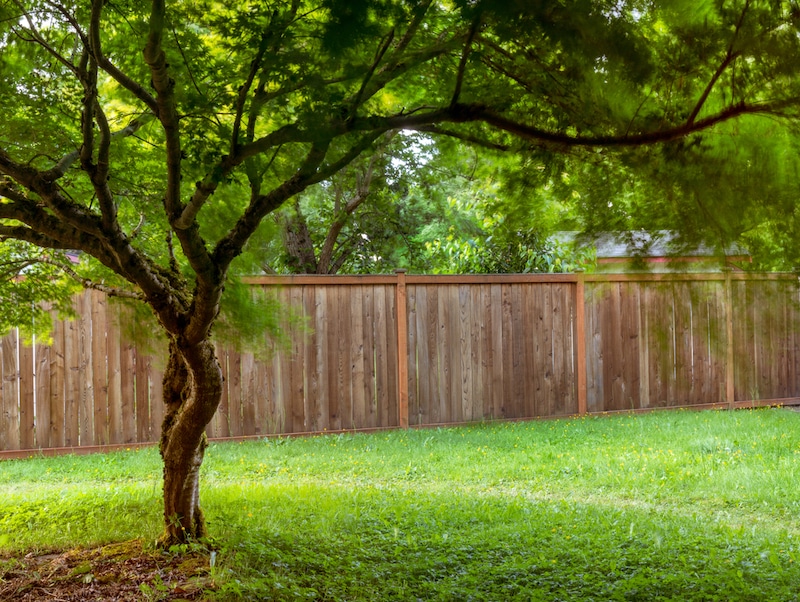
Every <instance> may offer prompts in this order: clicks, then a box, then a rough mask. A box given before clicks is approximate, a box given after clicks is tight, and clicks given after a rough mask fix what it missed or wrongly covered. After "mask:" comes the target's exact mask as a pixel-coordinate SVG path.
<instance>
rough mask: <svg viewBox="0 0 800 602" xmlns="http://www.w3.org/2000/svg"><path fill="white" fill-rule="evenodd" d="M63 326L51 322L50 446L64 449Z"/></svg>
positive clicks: (64, 328) (55, 321)
mask: <svg viewBox="0 0 800 602" xmlns="http://www.w3.org/2000/svg"><path fill="white" fill-rule="evenodd" d="M65 330H66V327H65V324H64V322H63V321H61V320H55V319H54V321H53V333H52V338H53V344H52V345H51V347H50V361H51V362H52V363H51V364H50V397H49V399H48V401H49V405H50V437H49V438H50V445H51V446H52V447H64V437H65V435H66V427H65V425H64V420H65V416H64V415H65V410H66V407H65V406H66V396H65V394H64V384H65V378H66V375H65V363H64V362H65V358H64V349H65Z"/></svg>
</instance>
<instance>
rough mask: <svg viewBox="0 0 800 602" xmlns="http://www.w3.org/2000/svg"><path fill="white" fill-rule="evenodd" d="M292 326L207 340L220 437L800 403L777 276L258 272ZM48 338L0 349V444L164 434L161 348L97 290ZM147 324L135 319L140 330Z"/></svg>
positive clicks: (791, 311) (80, 442) (790, 313)
mask: <svg viewBox="0 0 800 602" xmlns="http://www.w3.org/2000/svg"><path fill="white" fill-rule="evenodd" d="M251 283H252V285H253V286H254V287H255V288H256V289H261V291H263V294H264V295H266V296H272V297H273V298H277V300H279V301H280V302H281V304H282V306H283V307H285V308H289V312H290V313H292V314H294V315H295V316H300V317H301V319H300V320H286V321H285V327H284V334H285V337H284V338H285V342H283V343H276V342H275V341H271V340H269V339H267V338H266V337H265V340H264V345H263V348H261V349H256V350H254V351H253V352H239V351H236V350H234V349H233V348H230V347H225V346H221V345H220V346H218V355H219V359H220V362H221V365H222V369H223V373H224V376H225V389H224V391H223V397H222V403H221V404H220V408H219V411H218V412H217V414H216V415H215V417H214V419H213V421H212V422H211V424H210V425H209V427H208V434H209V436H211V437H214V438H227V437H247V436H264V435H269V434H290V433H315V432H336V431H342V430H366V429H376V428H391V427H406V426H423V425H438V424H453V423H462V422H470V421H477V420H492V419H525V418H534V417H546V416H567V415H575V414H584V413H598V412H611V411H619V410H646V409H651V408H663V407H740V406H746V405H766V404H776V403H800V378H799V377H798V372H799V370H798V369H800V305H799V304H798V300H799V298H800V296H799V294H798V287H797V279H796V278H795V277H790V276H787V275H744V274H733V273H726V274H694V275H680V276H676V275H606V274H604V275H575V274H564V275H545V276H542V275H502V276H500V275H498V276H414V275H406V274H405V273H403V272H398V274H396V275H394V276H338V277H318V276H295V277H262V278H253V279H251ZM76 309H77V312H78V316H79V317H78V319H76V320H73V321H67V322H62V321H56V322H55V329H54V331H53V334H52V342H51V344H49V345H43V344H37V345H34V346H33V347H29V346H26V345H23V344H21V342H20V341H19V340H18V337H17V335H16V334H11V335H9V336H7V337H5V338H4V339H2V341H1V342H0V354H1V355H0V370H2V381H0V382H1V383H2V391H1V392H0V393H1V394H0V416H1V417H2V422H0V454H5V455H7V456H8V455H22V454H24V453H29V452H28V450H48V449H64V448H67V449H75V450H79V449H95V448H96V447H97V446H101V447H107V446H115V445H122V446H129V445H136V444H145V443H151V442H154V441H157V440H158V435H159V431H160V423H161V419H162V417H163V411H162V404H161V400H160V397H161V374H162V373H161V370H162V369H163V365H164V358H163V353H159V352H158V348H159V344H158V343H157V342H156V343H154V345H152V346H154V347H155V348H156V350H155V351H154V350H152V349H151V350H149V351H148V350H147V349H143V348H141V347H137V346H135V345H133V344H132V343H131V342H130V341H131V340H134V339H136V337H130V336H128V335H127V334H126V333H129V332H131V329H132V328H136V327H137V323H136V321H132V320H131V319H130V318H126V317H125V316H126V313H125V312H124V311H123V309H122V308H121V307H120V306H118V305H117V304H115V303H113V302H109V300H108V299H106V298H105V297H104V296H102V295H100V294H99V293H96V292H85V293H84V294H82V295H81V296H80V297H78V298H77V300H76ZM138 327H139V328H142V326H141V325H138Z"/></svg>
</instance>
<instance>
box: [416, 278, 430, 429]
mask: <svg viewBox="0 0 800 602" xmlns="http://www.w3.org/2000/svg"><path fill="white" fill-rule="evenodd" d="M414 298H415V303H414V307H415V312H416V315H415V326H414V332H415V334H416V349H417V361H416V368H415V377H416V388H417V411H416V419H415V420H414V424H427V423H430V411H431V404H432V400H433V393H432V391H431V379H430V374H431V367H430V363H431V355H430V349H429V347H428V344H429V341H430V329H429V328H428V312H429V310H428V287H427V286H426V285H424V284H417V285H416V286H414Z"/></svg>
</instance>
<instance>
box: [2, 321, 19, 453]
mask: <svg viewBox="0 0 800 602" xmlns="http://www.w3.org/2000/svg"><path fill="white" fill-rule="evenodd" d="M18 336H19V335H18V332H17V331H16V330H12V331H11V332H10V333H9V334H8V335H6V337H4V338H3V341H2V345H0V353H2V361H1V362H0V364H1V366H0V367H2V382H1V383H0V384H2V404H3V405H2V415H0V419H2V424H0V433H2V435H3V439H2V441H0V449H2V450H17V449H20V438H19V432H20V428H19V372H18V370H17V354H18V344H19V340H18Z"/></svg>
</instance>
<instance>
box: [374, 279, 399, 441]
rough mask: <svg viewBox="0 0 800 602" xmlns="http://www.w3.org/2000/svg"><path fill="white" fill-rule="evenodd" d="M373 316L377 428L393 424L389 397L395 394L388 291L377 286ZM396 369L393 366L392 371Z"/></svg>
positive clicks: (375, 288)
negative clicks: (391, 374) (390, 357)
mask: <svg viewBox="0 0 800 602" xmlns="http://www.w3.org/2000/svg"><path fill="white" fill-rule="evenodd" d="M372 301H373V310H372V311H373V316H374V319H375V399H376V410H377V412H376V420H375V426H388V425H390V424H392V423H393V420H391V418H390V417H389V396H390V395H392V394H394V391H392V390H391V382H390V381H389V365H388V355H389V344H388V343H389V340H388V336H387V334H388V331H387V329H388V327H389V322H388V319H387V316H386V289H385V288H384V287H383V286H380V285H376V286H375V287H374V288H373V292H372ZM394 370H395V367H394V366H392V371H394Z"/></svg>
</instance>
